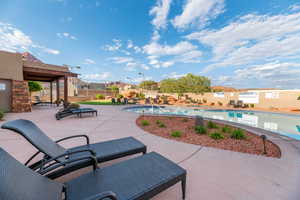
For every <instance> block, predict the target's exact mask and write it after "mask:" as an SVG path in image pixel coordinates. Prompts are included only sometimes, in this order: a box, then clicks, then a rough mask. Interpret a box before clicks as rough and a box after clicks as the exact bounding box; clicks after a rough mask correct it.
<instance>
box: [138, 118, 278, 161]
mask: <svg viewBox="0 0 300 200" xmlns="http://www.w3.org/2000/svg"><path fill="white" fill-rule="evenodd" d="M136 123H137V125H138V126H139V127H140V128H142V129H143V130H145V131H147V132H149V133H152V134H154V135H157V136H161V137H164V138H168V139H172V140H177V141H181V142H186V143H190V144H196V145H201V146H207V147H214V148H219V149H225V150H231V151H236V152H242V153H249V154H256V155H263V156H268V157H276V158H280V157H281V151H280V148H279V147H278V146H277V145H275V144H274V143H272V142H271V141H269V140H267V141H266V150H267V154H264V146H263V141H262V139H261V137H260V136H258V135H256V134H254V133H251V132H248V131H246V130H242V132H243V135H244V136H245V137H246V138H245V139H233V138H231V137H232V132H234V130H238V128H236V127H233V126H228V125H224V124H220V123H215V125H217V126H218V128H210V129H209V128H207V129H206V131H207V132H206V133H204V134H199V133H197V132H196V131H195V119H194V118H185V117H168V116H140V117H139V118H138V119H137V121H136ZM208 123H209V122H208V121H204V127H207V125H208ZM161 124H162V125H161ZM223 127H226V128H227V129H230V130H231V131H229V132H223V131H222V129H223ZM216 132H217V133H220V134H221V135H222V136H223V137H224V139H213V138H211V137H210V135H211V134H213V133H216Z"/></svg>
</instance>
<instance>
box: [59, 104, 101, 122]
mask: <svg viewBox="0 0 300 200" xmlns="http://www.w3.org/2000/svg"><path fill="white" fill-rule="evenodd" d="M86 113H90V114H92V115H93V116H94V114H95V115H96V116H98V111H97V110H96V109H93V108H68V107H67V108H64V109H62V110H60V111H58V112H57V113H56V114H55V118H56V119H57V120H60V119H62V118H65V117H69V116H72V115H77V117H80V118H82V115H83V114H86Z"/></svg>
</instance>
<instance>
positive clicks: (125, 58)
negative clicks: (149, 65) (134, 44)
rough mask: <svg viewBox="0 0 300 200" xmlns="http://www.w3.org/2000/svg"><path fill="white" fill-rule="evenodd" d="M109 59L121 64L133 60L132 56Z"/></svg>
mask: <svg viewBox="0 0 300 200" xmlns="http://www.w3.org/2000/svg"><path fill="white" fill-rule="evenodd" d="M109 60H112V61H113V62H114V63H116V64H123V63H129V62H133V61H134V59H133V58H132V57H112V58H109Z"/></svg>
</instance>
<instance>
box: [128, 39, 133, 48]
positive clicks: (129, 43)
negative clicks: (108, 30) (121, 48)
mask: <svg viewBox="0 0 300 200" xmlns="http://www.w3.org/2000/svg"><path fill="white" fill-rule="evenodd" d="M132 47H134V45H133V42H132V40H128V41H127V49H131V48H132Z"/></svg>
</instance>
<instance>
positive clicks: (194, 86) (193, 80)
mask: <svg viewBox="0 0 300 200" xmlns="http://www.w3.org/2000/svg"><path fill="white" fill-rule="evenodd" d="M160 91H161V92H165V93H178V94H182V93H187V92H191V93H203V92H210V80H209V79H208V78H207V77H204V76H197V75H193V74H187V75H186V76H183V77H181V78H178V79H175V78H169V79H164V80H162V81H161V82H160Z"/></svg>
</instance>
